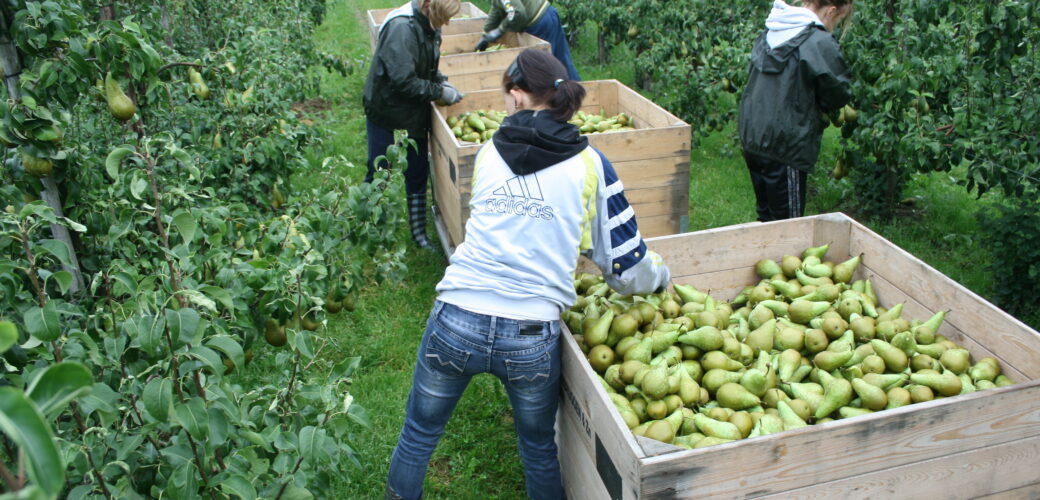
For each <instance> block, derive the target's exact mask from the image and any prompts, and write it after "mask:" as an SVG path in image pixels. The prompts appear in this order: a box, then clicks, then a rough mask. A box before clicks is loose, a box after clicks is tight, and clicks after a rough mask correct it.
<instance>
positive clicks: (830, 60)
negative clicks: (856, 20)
mask: <svg viewBox="0 0 1040 500" xmlns="http://www.w3.org/2000/svg"><path fill="white" fill-rule="evenodd" d="M767 33H768V30H765V31H763V32H762V34H761V35H759V37H758V38H757V39H756V40H755V44H754V47H753V48H752V50H751V64H750V69H749V76H748V83H747V87H746V88H745V89H744V94H743V95H742V97H741V99H740V117H739V119H738V121H737V127H738V129H739V132H740V142H741V144H742V145H743V147H744V152H745V153H750V154H753V155H756V156H760V157H762V158H766V159H770V160H773V161H777V162H780V163H783V164H786V165H789V166H791V167H794V168H797V169H798V170H802V171H805V172H809V171H811V170H812V169H813V167H814V166H815V165H816V159H817V157H819V154H820V139H821V137H822V136H823V129H824V128H826V125H827V122H826V121H824V119H823V118H822V117H821V113H829V112H831V111H834V110H837V109H839V108H841V107H842V106H844V105H845V104H846V103H848V102H849V99H851V98H852V93H851V90H850V85H849V71H848V68H847V67H846V66H845V61H844V60H843V59H842V56H841V51H840V49H839V47H838V42H837V40H835V39H834V36H833V35H831V34H830V33H829V32H827V31H826V30H825V29H824V28H823V27H822V26H819V25H815V24H814V25H809V26H807V27H805V29H803V30H802V31H801V32H799V33H798V35H796V36H795V37H794V38H791V39H790V40H788V41H787V42H785V43H783V44H781V45H779V46H777V47H775V48H772V49H771V48H769V44H768V43H767V42H766V34H767Z"/></svg>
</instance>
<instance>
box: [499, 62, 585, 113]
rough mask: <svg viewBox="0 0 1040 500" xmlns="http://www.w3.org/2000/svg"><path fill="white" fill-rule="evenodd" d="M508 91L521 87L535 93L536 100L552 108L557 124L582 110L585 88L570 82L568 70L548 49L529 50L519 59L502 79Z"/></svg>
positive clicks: (532, 93)
mask: <svg viewBox="0 0 1040 500" xmlns="http://www.w3.org/2000/svg"><path fill="white" fill-rule="evenodd" d="M502 86H503V87H504V88H505V90H506V92H508V91H510V90H511V89H513V88H520V89H521V90H523V91H524V92H527V93H529V94H531V98H532V100H534V102H535V103H537V104H539V105H545V106H546V107H548V108H549V113H550V114H552V117H553V119H554V120H556V121H560V122H565V121H567V120H570V119H571V117H572V116H574V113H575V112H577V111H578V110H579V109H581V102H582V101H583V100H584V99H585V87H582V86H581V83H579V82H577V81H574V80H568V79H567V69H566V68H564V67H563V64H562V63H561V62H560V61H559V60H557V59H556V58H555V57H553V55H552V54H550V53H549V52H546V51H544V50H536V49H527V50H525V51H523V52H521V53H520V55H518V56H516V60H515V61H513V64H510V65H509V69H507V70H506V74H505V75H503V77H502Z"/></svg>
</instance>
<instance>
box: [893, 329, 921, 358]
mask: <svg viewBox="0 0 1040 500" xmlns="http://www.w3.org/2000/svg"><path fill="white" fill-rule="evenodd" d="M890 342H891V343H892V345H894V346H896V347H898V348H900V349H902V350H903V352H905V353H906V355H907V357H913V356H915V355H916V354H917V340H915V339H914V334H912V333H910V330H903V331H901V332H899V333H897V334H896V335H895V336H894V337H892V340H891V341H890Z"/></svg>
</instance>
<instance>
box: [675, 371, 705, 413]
mask: <svg viewBox="0 0 1040 500" xmlns="http://www.w3.org/2000/svg"><path fill="white" fill-rule="evenodd" d="M678 372H679V391H678V393H677V394H678V395H679V397H680V398H681V399H682V402H683V404H684V405H686V406H691V405H693V404H696V403H697V402H698V401H700V399H701V386H700V384H698V383H697V381H696V380H694V379H693V377H691V376H690V374H689V372H687V371H686V369H684V368H681V369H679V370H678Z"/></svg>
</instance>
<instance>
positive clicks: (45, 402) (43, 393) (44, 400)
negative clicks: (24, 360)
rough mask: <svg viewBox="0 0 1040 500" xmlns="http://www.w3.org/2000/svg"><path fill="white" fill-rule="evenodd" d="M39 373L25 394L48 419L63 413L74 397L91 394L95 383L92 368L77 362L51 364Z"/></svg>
mask: <svg viewBox="0 0 1040 500" xmlns="http://www.w3.org/2000/svg"><path fill="white" fill-rule="evenodd" d="M38 373H39V376H37V377H36V378H35V379H33V381H32V382H30V383H29V386H28V387H26V389H25V395H26V396H29V397H30V398H31V399H32V400H33V402H34V403H36V407H37V408H39V409H40V413H43V415H44V417H46V418H47V419H51V418H53V417H54V416H56V415H57V414H59V413H61V411H62V410H64V409H65V405H67V404H68V403H69V402H70V401H72V400H73V399H76V398H78V397H80V396H82V395H84V394H89V393H90V390H91V384H92V383H93V380H92V378H93V377H92V375H91V373H90V370H89V369H88V368H87V367H86V366H83V365H81V364H79V363H75V362H63V363H58V364H55V365H51V366H48V367H47V368H45V369H44V370H42V371H41V372H38Z"/></svg>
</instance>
